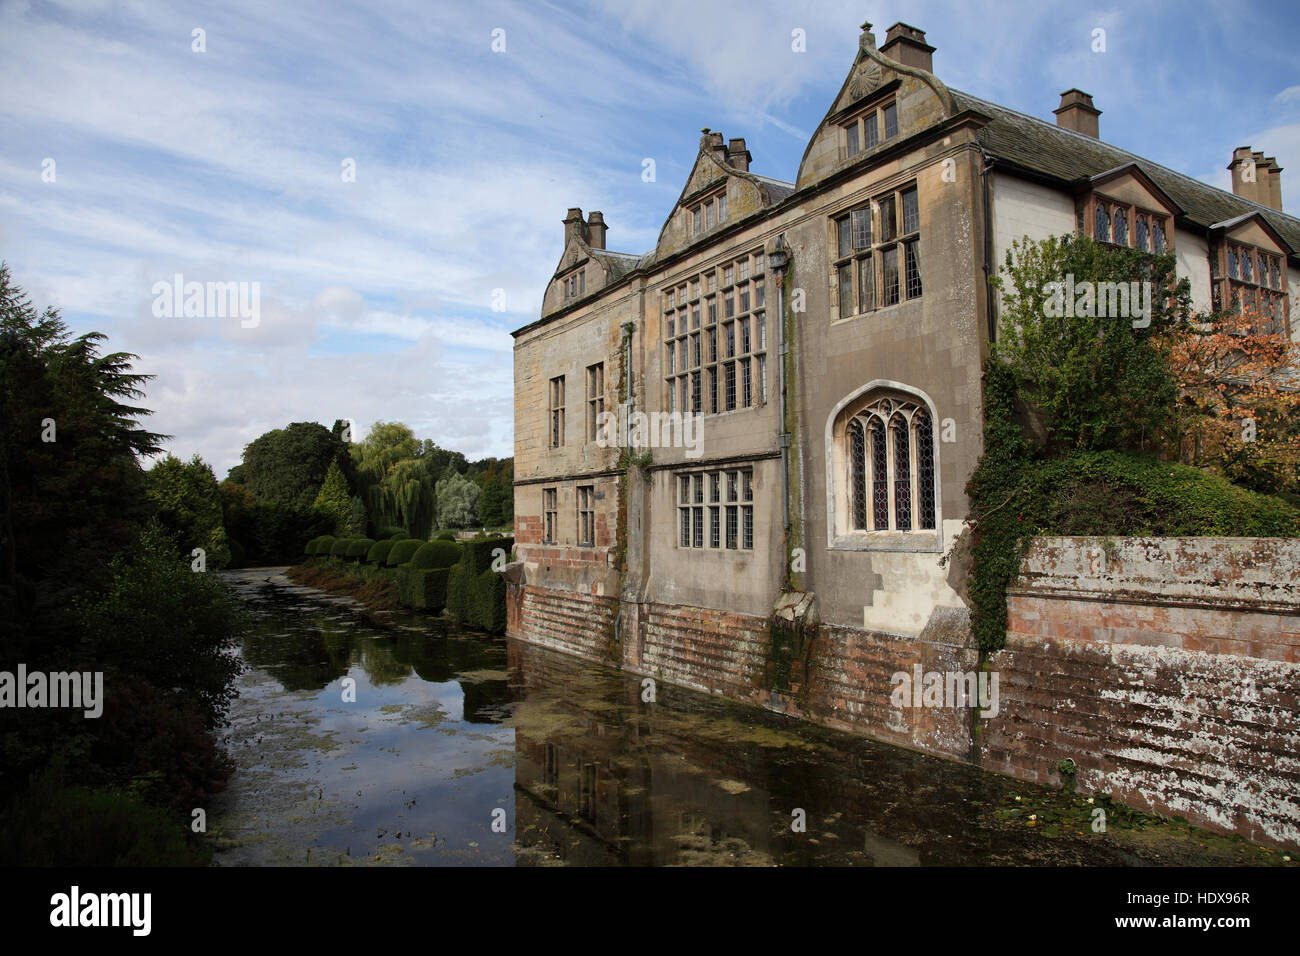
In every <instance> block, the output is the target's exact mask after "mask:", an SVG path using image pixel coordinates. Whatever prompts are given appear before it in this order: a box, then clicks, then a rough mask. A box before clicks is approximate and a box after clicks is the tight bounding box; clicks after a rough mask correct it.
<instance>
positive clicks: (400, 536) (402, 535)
mask: <svg viewBox="0 0 1300 956" xmlns="http://www.w3.org/2000/svg"><path fill="white" fill-rule="evenodd" d="M410 537H411V536H410V535H409V534H407V533H406V532H405V531H394V532H393V533H392V534H390V535H389V536H388V540H389V541H406V540H408V539H409V538H410Z"/></svg>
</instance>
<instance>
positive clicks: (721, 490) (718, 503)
mask: <svg viewBox="0 0 1300 956" xmlns="http://www.w3.org/2000/svg"><path fill="white" fill-rule="evenodd" d="M672 488H673V500H674V504H675V510H676V515H675V518H676V522H677V523H676V527H675V529H674V532H673V541H674V547H675V548H677V549H678V550H682V551H735V552H740V553H743V552H746V551H749V552H752V551H753V550H754V538H755V534H754V468H753V466H734V467H724V468H717V467H714V468H707V469H699V468H693V469H686V470H682V471H676V472H674V473H673V483H672Z"/></svg>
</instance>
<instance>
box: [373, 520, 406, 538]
mask: <svg viewBox="0 0 1300 956" xmlns="http://www.w3.org/2000/svg"><path fill="white" fill-rule="evenodd" d="M398 535H401V538H409V537H410V535H409V534H407V532H406V529H405V528H399V527H397V525H393V524H390V525H384V527H382V528H379V529H377V530H376V531H375V538H377V539H378V538H397V537H398ZM401 538H398V540H399V541H400V540H401Z"/></svg>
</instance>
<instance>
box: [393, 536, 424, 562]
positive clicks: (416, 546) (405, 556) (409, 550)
mask: <svg viewBox="0 0 1300 956" xmlns="http://www.w3.org/2000/svg"><path fill="white" fill-rule="evenodd" d="M422 544H424V542H423V541H420V540H419V539H418V538H407V539H406V540H405V541H394V542H393V548H392V550H391V551H389V552H388V566H389V567H390V568H395V567H397V566H398V565H401V564H405V563H406V562H407V561H410V560H411V558H412V557H413V556H414V555H415V552H417V551H419V550H420V545H422Z"/></svg>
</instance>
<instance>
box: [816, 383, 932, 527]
mask: <svg viewBox="0 0 1300 956" xmlns="http://www.w3.org/2000/svg"><path fill="white" fill-rule="evenodd" d="M838 423H839V428H838V429H837V431H836V435H837V438H836V441H837V442H842V445H841V446H840V447H841V449H842V454H841V455H840V460H841V461H843V464H844V469H843V483H842V485H840V487H841V488H842V489H843V492H842V494H843V500H842V501H841V502H837V503H836V513H837V514H839V515H840V516H841V517H840V518H839V519H838V522H837V523H838V525H839V527H840V529H841V532H844V531H851V532H868V533H874V532H910V531H934V530H935V529H936V526H937V515H938V500H937V493H938V488H937V484H936V481H935V470H934V461H935V458H934V453H935V448H934V425H933V422H932V420H931V417H930V413H929V411H928V409H927V408H926V406H925V404H924V403H923V402H922V401H921V400H920V399H918V398H915V397H912V396H906V395H902V394H894V393H888V394H882V393H880V392H874V393H872V394H871V395H869V396H867V397H866V398H865V400H863V401H861V402H855V403H853V404H851V405H849V406H848V408H846V409H845V410H844V412H842V413H841V414H840V416H839V420H838Z"/></svg>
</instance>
